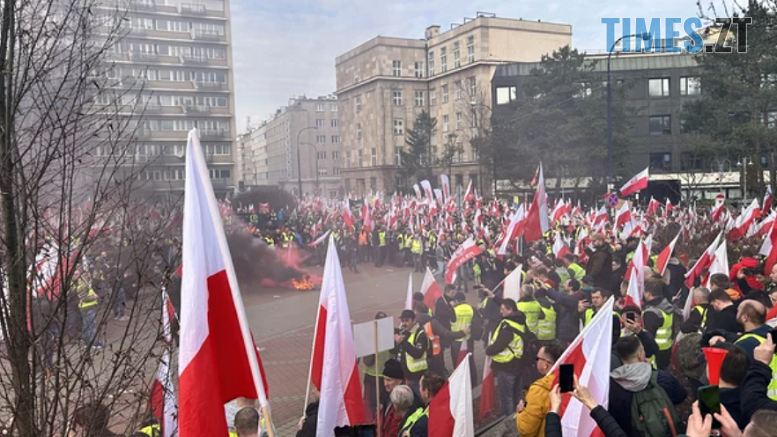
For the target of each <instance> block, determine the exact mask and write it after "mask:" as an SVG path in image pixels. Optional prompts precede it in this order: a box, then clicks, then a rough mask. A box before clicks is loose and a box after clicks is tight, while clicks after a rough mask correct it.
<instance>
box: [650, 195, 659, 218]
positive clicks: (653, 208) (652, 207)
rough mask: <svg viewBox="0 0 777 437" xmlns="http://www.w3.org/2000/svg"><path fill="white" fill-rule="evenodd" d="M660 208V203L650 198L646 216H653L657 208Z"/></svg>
mask: <svg viewBox="0 0 777 437" xmlns="http://www.w3.org/2000/svg"><path fill="white" fill-rule="evenodd" d="M660 206H661V202H659V201H658V200H656V199H654V198H653V197H652V196H651V197H650V203H648V209H647V215H649V216H654V215H656V212H658V208H659V207H660Z"/></svg>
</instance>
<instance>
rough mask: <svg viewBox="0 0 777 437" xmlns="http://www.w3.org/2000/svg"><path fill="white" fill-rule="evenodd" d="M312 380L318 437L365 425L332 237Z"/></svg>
mask: <svg viewBox="0 0 777 437" xmlns="http://www.w3.org/2000/svg"><path fill="white" fill-rule="evenodd" d="M310 378H311V382H312V383H313V385H315V386H316V388H317V389H318V391H319V392H320V393H321V395H320V397H319V407H318V425H317V428H316V436H317V437H331V436H332V430H333V429H335V427H337V426H346V425H349V426H354V425H358V424H360V423H363V422H364V405H363V403H362V387H361V382H360V381H359V368H358V367H357V365H356V352H355V349H354V345H353V331H352V330H351V316H350V313H349V311H348V300H347V298H346V296H345V284H344V283H343V272H342V271H341V270H340V259H339V258H338V256H337V249H336V248H335V241H334V238H332V237H329V247H328V249H327V253H326V263H325V264H324V280H323V282H322V283H321V297H320V298H319V300H318V316H317V319H316V332H315V335H314V337H313V357H312V364H311V366H310ZM222 415H223V413H222Z"/></svg>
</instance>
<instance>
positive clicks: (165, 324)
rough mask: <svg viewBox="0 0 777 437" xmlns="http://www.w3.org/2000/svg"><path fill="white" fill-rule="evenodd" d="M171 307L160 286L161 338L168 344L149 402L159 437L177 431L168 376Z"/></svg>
mask: <svg viewBox="0 0 777 437" xmlns="http://www.w3.org/2000/svg"><path fill="white" fill-rule="evenodd" d="M171 308H172V304H171V303H170V299H169V297H168V296H167V291H165V288H164V287H162V338H163V339H164V340H165V343H167V344H168V347H165V349H164V350H163V351H162V358H161V359H160V361H159V367H157V371H156V376H155V377H154V382H153V384H152V385H151V398H150V402H149V404H150V405H149V406H150V407H151V411H152V412H153V414H154V417H156V419H157V420H158V421H159V425H160V427H161V428H162V435H161V436H160V437H170V436H172V435H173V434H175V433H177V431H178V423H177V421H176V417H177V416H178V411H177V409H178V407H177V406H176V405H175V387H174V386H173V380H172V378H171V377H170V349H169V345H171V344H172V341H173V337H172V334H171V330H170V327H171V324H170V323H171V320H172V318H173V317H171ZM173 314H174V310H173Z"/></svg>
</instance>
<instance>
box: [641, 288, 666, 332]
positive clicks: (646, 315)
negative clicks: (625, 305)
mask: <svg viewBox="0 0 777 437" xmlns="http://www.w3.org/2000/svg"><path fill="white" fill-rule="evenodd" d="M650 308H658V309H659V310H661V311H663V312H665V313H666V314H674V306H672V304H671V303H669V301H668V300H666V299H664V298H663V297H659V298H655V299H653V300H651V301H649V302H645V309H644V311H643V317H642V318H643V320H644V321H645V329H646V330H647V331H648V332H649V333H650V334H651V335H652V336H653V338H656V331H658V330H659V328H661V326H662V325H663V324H664V318H663V317H661V316H660V315H659V314H657V313H656V312H654V311H650V310H649V309H650Z"/></svg>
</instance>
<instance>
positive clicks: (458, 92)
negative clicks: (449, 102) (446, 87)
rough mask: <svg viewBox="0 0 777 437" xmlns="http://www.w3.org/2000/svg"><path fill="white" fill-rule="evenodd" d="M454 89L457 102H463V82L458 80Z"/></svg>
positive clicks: (454, 84)
mask: <svg viewBox="0 0 777 437" xmlns="http://www.w3.org/2000/svg"><path fill="white" fill-rule="evenodd" d="M453 88H454V90H455V91H454V92H455V95H456V100H461V96H462V95H463V94H464V93H463V91H464V90H463V89H462V88H461V81H460V80H457V81H456V82H454V83H453Z"/></svg>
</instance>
